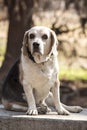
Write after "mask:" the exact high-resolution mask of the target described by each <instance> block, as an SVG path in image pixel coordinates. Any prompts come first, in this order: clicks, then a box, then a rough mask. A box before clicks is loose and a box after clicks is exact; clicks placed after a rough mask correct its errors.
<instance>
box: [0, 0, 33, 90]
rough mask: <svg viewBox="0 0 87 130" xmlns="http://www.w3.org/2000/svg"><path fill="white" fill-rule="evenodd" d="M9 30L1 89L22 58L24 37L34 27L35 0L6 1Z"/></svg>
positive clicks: (0, 81)
mask: <svg viewBox="0 0 87 130" xmlns="http://www.w3.org/2000/svg"><path fill="white" fill-rule="evenodd" d="M5 5H6V6H7V8H8V14H9V30H8V40H7V49H6V54H5V60H4V62H3V64H2V67H1V68H0V88H1V86H2V84H3V82H4V79H5V77H6V76H7V74H8V72H9V70H10V68H11V67H12V65H13V64H14V62H15V61H16V60H17V59H18V58H19V57H20V52H21V46H22V40H23V35H24V32H25V31H26V30H28V29H29V28H30V27H31V26H32V25H33V21H32V14H33V10H32V8H33V7H34V1H33V0H15V1H14V0H8V1H7V0H5Z"/></svg>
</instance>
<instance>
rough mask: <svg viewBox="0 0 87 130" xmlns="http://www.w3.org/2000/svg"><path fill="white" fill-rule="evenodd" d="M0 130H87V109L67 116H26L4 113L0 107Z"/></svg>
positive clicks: (23, 114)
mask: <svg viewBox="0 0 87 130" xmlns="http://www.w3.org/2000/svg"><path fill="white" fill-rule="evenodd" d="M0 130H87V109H84V110H83V111H82V112H80V113H77V114H75V113H74V114H71V115H69V116H61V115H57V113H56V112H52V113H50V114H49V115H38V116H28V115H25V113H23V112H13V111H6V110H5V109H4V108H3V105H0Z"/></svg>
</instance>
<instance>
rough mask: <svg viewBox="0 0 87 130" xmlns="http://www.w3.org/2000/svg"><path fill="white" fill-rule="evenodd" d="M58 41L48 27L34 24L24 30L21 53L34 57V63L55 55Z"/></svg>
mask: <svg viewBox="0 0 87 130" xmlns="http://www.w3.org/2000/svg"><path fill="white" fill-rule="evenodd" d="M57 45H58V41H57V38H56V34H55V33H54V32H53V31H52V30H51V29H49V28H47V27H43V26H36V27H33V28H31V29H30V30H29V31H27V32H25V35H24V39H23V53H24V55H27V53H30V55H31V56H32V57H33V58H34V61H35V62H36V63H42V62H45V61H47V60H48V59H49V58H50V56H51V55H52V54H53V55H57Z"/></svg>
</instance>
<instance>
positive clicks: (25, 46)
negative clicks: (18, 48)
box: [22, 31, 28, 55]
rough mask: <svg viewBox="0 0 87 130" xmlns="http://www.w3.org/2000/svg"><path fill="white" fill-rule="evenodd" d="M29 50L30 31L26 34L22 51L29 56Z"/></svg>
mask: <svg viewBox="0 0 87 130" xmlns="http://www.w3.org/2000/svg"><path fill="white" fill-rule="evenodd" d="M27 48H28V31H26V32H25V34H24V38H23V47H22V51H23V54H24V55H27Z"/></svg>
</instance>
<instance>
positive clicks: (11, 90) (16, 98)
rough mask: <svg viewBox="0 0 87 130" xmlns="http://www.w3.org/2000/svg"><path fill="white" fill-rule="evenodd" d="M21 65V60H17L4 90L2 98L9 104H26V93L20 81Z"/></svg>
mask: <svg viewBox="0 0 87 130" xmlns="http://www.w3.org/2000/svg"><path fill="white" fill-rule="evenodd" d="M19 63H20V60H17V61H16V63H15V64H14V65H13V67H12V68H11V70H10V71H9V73H8V75H7V78H6V80H5V82H4V85H3V88H2V98H3V99H6V100H8V101H9V102H20V103H26V101H25V100H24V99H23V95H22V94H23V93H24V90H23V86H22V85H21V83H20V80H19Z"/></svg>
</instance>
